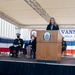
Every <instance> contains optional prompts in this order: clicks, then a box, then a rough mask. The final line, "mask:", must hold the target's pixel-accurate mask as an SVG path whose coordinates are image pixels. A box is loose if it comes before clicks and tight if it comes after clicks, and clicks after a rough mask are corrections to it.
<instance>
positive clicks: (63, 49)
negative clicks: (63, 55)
mask: <svg viewBox="0 0 75 75" xmlns="http://www.w3.org/2000/svg"><path fill="white" fill-rule="evenodd" d="M66 47H67V44H66V41H64V40H62V52H63V51H66Z"/></svg>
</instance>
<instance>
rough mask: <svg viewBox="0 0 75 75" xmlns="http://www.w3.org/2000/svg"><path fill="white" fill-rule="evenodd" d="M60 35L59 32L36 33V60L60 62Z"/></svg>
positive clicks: (40, 31)
mask: <svg viewBox="0 0 75 75" xmlns="http://www.w3.org/2000/svg"><path fill="white" fill-rule="evenodd" d="M61 50H62V35H61V33H60V31H59V30H46V31H45V30H39V31H37V43H36V59H37V60H52V61H60V60H61Z"/></svg>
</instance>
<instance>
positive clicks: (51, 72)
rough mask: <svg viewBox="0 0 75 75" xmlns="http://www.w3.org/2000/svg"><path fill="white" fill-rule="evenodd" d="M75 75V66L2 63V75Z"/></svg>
mask: <svg viewBox="0 0 75 75" xmlns="http://www.w3.org/2000/svg"><path fill="white" fill-rule="evenodd" d="M6 74H7V75H75V66H73V65H62V64H60V65H59V64H57V63H55V64H52V63H51V64H50V63H38V62H13V61H0V75H6Z"/></svg>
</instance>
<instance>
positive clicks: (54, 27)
mask: <svg viewBox="0 0 75 75" xmlns="http://www.w3.org/2000/svg"><path fill="white" fill-rule="evenodd" d="M52 26H53V27H52ZM51 27H52V28H51ZM46 30H59V26H58V25H56V26H55V25H51V24H49V25H48V26H47V28H46Z"/></svg>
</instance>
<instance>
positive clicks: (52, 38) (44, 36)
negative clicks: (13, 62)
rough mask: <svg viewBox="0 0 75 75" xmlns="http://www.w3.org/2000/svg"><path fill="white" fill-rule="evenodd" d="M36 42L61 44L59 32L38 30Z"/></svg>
mask: <svg viewBox="0 0 75 75" xmlns="http://www.w3.org/2000/svg"><path fill="white" fill-rule="evenodd" d="M37 42H39V43H41V42H62V35H61V33H60V31H59V30H38V31H37Z"/></svg>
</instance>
